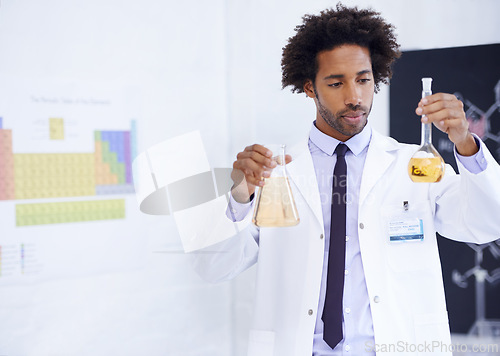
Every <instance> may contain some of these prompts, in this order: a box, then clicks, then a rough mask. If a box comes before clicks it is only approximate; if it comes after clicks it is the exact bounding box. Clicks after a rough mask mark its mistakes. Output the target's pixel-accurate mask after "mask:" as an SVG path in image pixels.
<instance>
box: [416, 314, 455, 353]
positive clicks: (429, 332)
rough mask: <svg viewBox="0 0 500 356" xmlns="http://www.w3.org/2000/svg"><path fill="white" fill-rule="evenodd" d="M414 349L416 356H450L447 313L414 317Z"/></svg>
mask: <svg viewBox="0 0 500 356" xmlns="http://www.w3.org/2000/svg"><path fill="white" fill-rule="evenodd" d="M414 327H415V349H416V351H418V355H451V354H452V352H451V348H452V345H451V338H450V327H449V324H448V313H447V312H446V311H444V312H441V313H429V314H420V315H415V317H414Z"/></svg>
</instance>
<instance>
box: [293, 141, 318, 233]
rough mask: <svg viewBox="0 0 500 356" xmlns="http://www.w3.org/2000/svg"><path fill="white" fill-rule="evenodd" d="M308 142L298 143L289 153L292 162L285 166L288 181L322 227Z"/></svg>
mask: <svg viewBox="0 0 500 356" xmlns="http://www.w3.org/2000/svg"><path fill="white" fill-rule="evenodd" d="M308 141H309V140H305V141H304V142H302V143H300V144H299V145H298V146H297V148H298V149H297V150H296V151H295V152H293V151H291V152H290V153H291V155H292V162H290V163H289V164H287V166H286V170H287V172H288V176H289V178H290V180H291V181H292V182H293V183H294V184H295V186H296V187H297V188H298V190H299V192H300V194H301V195H302V196H303V198H304V200H305V201H306V202H307V205H309V207H310V208H311V210H312V212H313V213H314V216H315V217H316V219H317V220H318V222H319V223H320V224H321V226H323V212H322V210H321V200H320V195H319V188H318V183H317V181H316V173H315V170H314V164H313V160H312V157H311V153H310V152H309V146H308ZM299 215H300V214H299Z"/></svg>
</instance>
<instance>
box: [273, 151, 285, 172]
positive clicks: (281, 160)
mask: <svg viewBox="0 0 500 356" xmlns="http://www.w3.org/2000/svg"><path fill="white" fill-rule="evenodd" d="M285 148H286V145H279V146H278V148H277V149H276V151H273V160H274V161H275V162H276V164H277V166H276V167H275V168H274V169H273V170H272V173H271V176H272V177H284V176H286V169H285V164H286V162H285Z"/></svg>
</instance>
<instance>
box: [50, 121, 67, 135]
mask: <svg viewBox="0 0 500 356" xmlns="http://www.w3.org/2000/svg"><path fill="white" fill-rule="evenodd" d="M49 123H50V128H49V130H50V139H51V140H64V119H62V118H54V117H51V118H50V119H49Z"/></svg>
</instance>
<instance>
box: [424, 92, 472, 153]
mask: <svg viewBox="0 0 500 356" xmlns="http://www.w3.org/2000/svg"><path fill="white" fill-rule="evenodd" d="M415 112H416V114H417V115H425V116H422V119H421V120H422V122H423V123H431V122H433V123H434V125H436V127H437V128H438V129H439V130H441V131H443V132H445V133H447V134H448V138H449V139H450V141H451V142H453V143H454V144H455V147H456V148H457V151H458V153H460V154H461V155H462V156H472V155H473V154H475V153H476V152H477V151H479V147H477V145H476V141H475V140H474V137H473V136H472V134H471V133H470V131H469V123H468V122H467V119H466V117H465V112H464V104H463V103H462V102H461V101H460V100H458V99H457V97H456V96H455V95H452V94H446V93H437V94H433V95H430V96H426V97H425V98H422V99H421V100H420V102H419V103H418V108H417V109H416V110H415Z"/></svg>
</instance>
